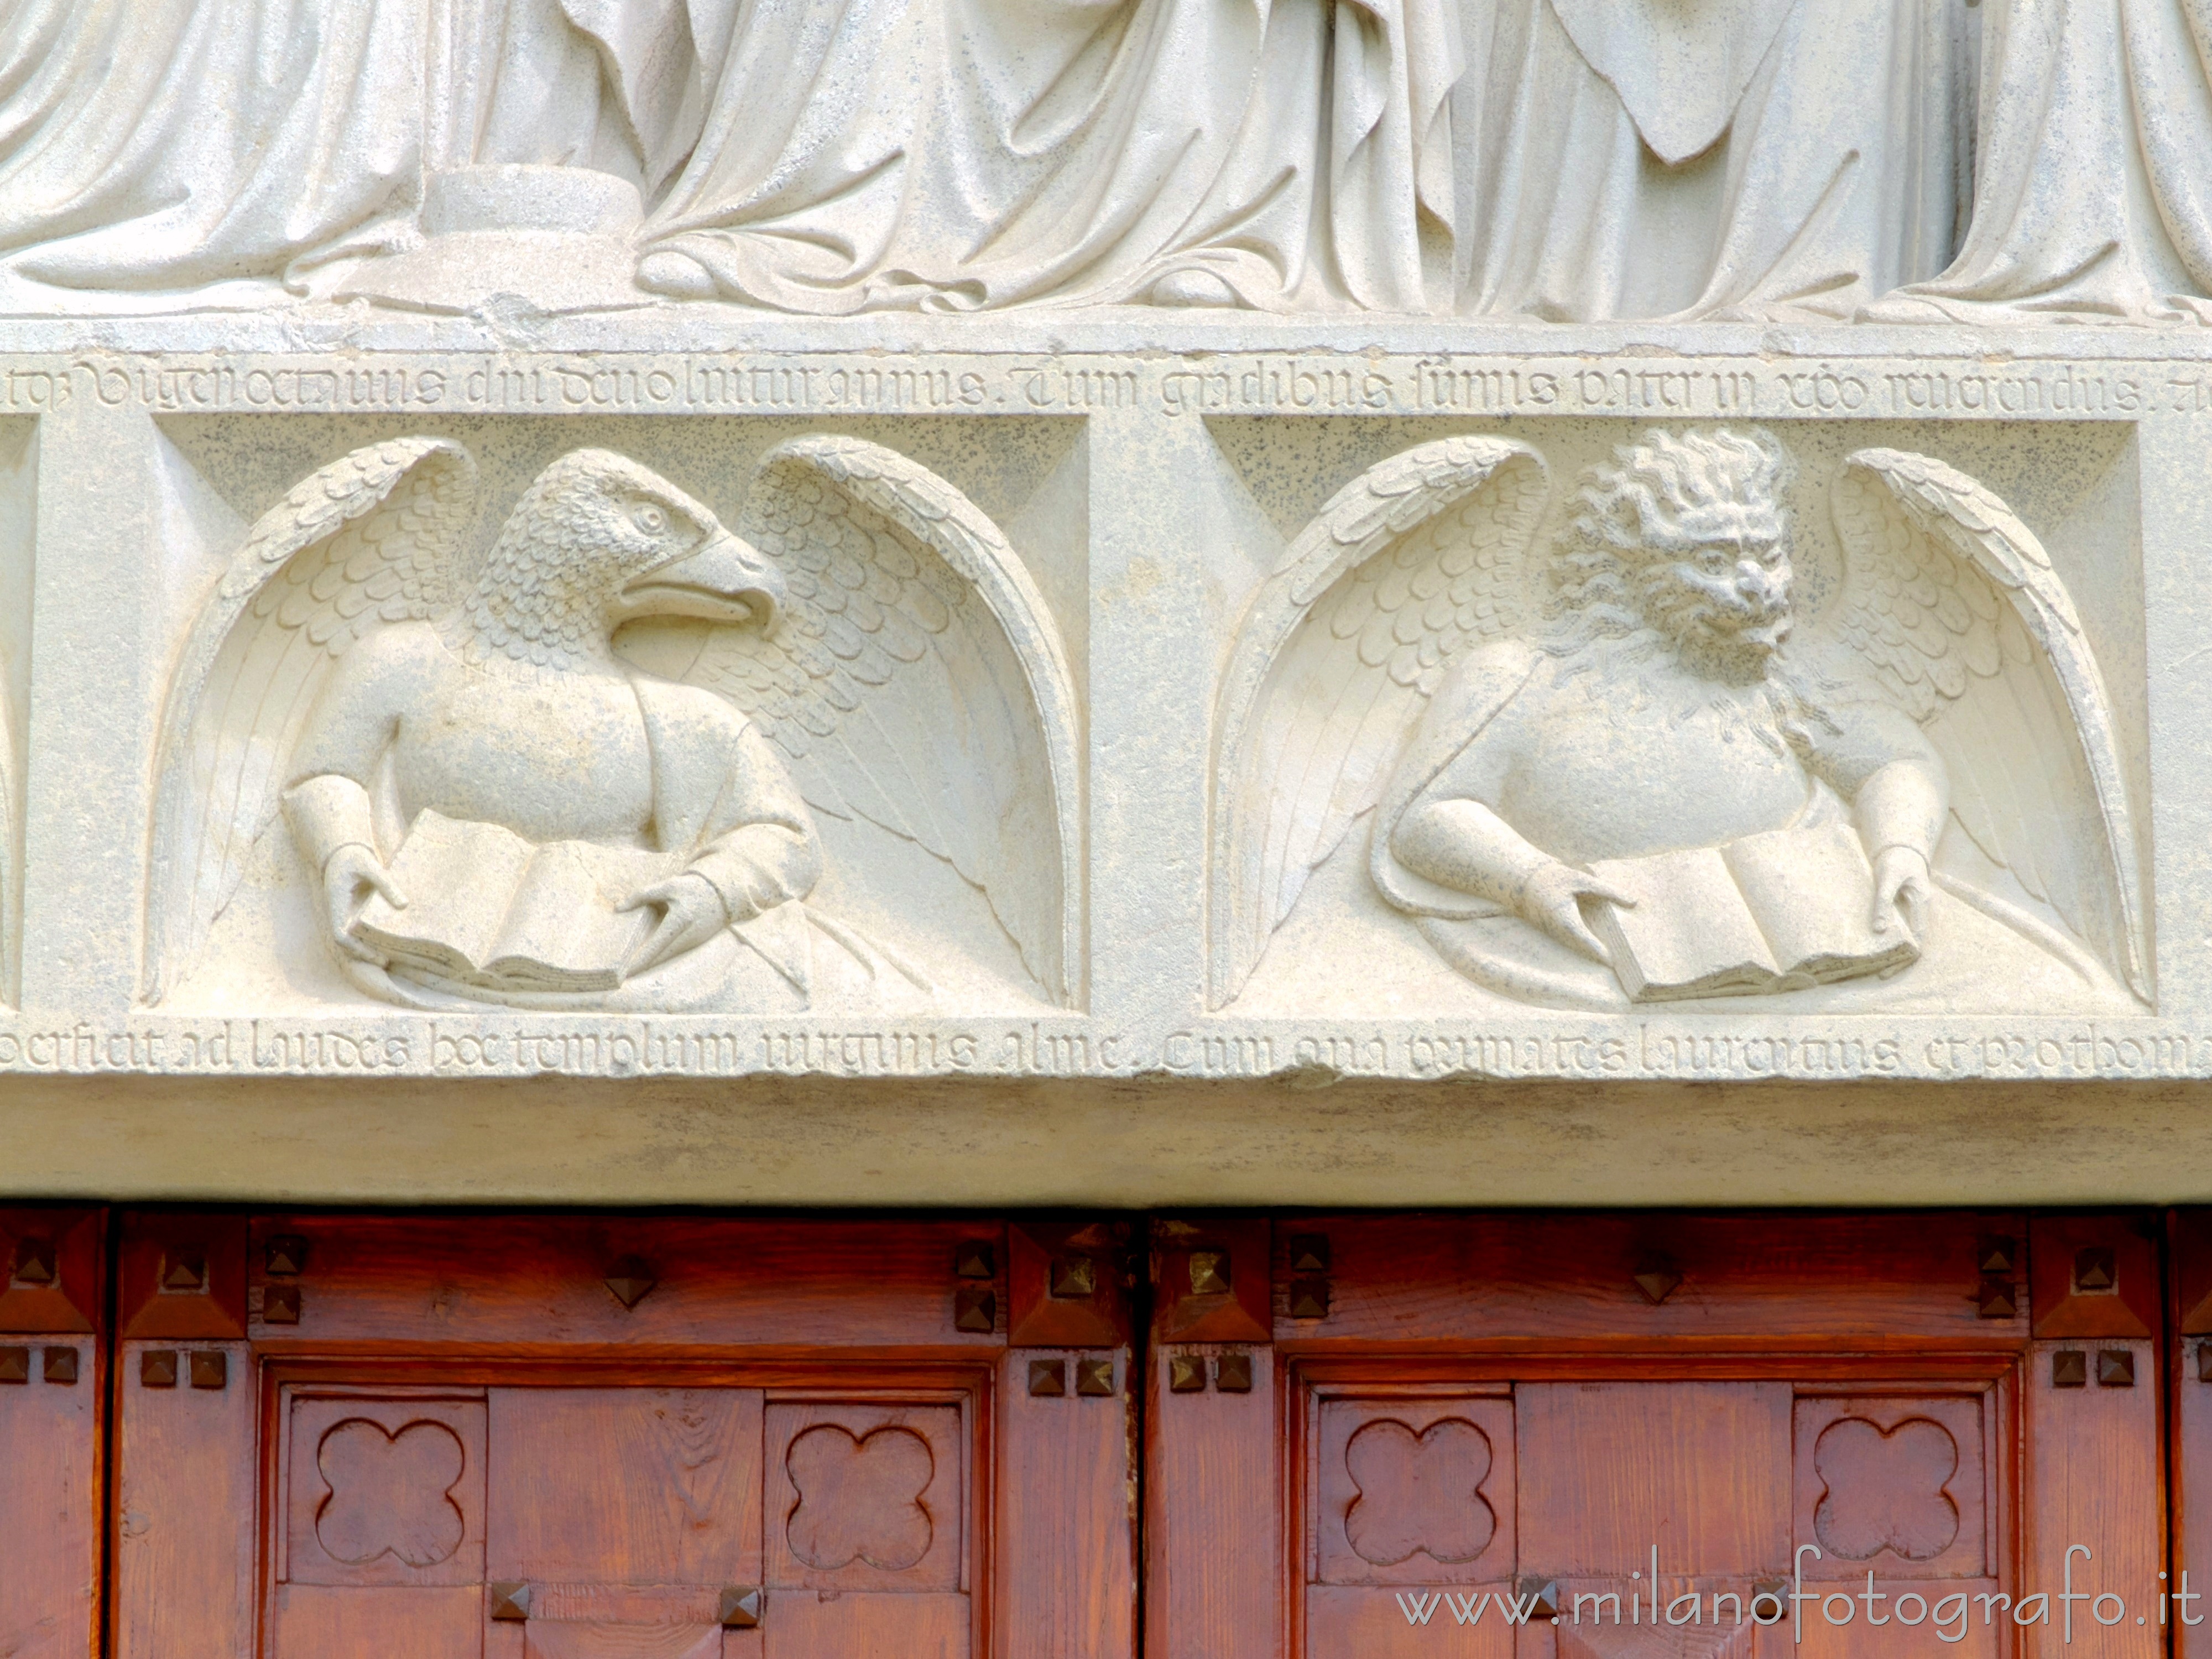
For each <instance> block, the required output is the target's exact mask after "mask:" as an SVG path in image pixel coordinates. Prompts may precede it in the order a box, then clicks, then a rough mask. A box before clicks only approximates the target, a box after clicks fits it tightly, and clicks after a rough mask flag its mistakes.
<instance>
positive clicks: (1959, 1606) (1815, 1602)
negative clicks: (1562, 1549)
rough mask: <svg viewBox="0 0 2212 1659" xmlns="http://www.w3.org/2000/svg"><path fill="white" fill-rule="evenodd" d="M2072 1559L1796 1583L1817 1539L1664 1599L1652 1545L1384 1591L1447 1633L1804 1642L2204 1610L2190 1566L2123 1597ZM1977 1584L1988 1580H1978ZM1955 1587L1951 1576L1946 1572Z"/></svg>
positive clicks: (2191, 1619) (2081, 1549)
mask: <svg viewBox="0 0 2212 1659" xmlns="http://www.w3.org/2000/svg"><path fill="white" fill-rule="evenodd" d="M2076 1558H2079V1559H2081V1560H2082V1561H2084V1562H2093V1561H2094V1560H2095V1559H2096V1557H2095V1552H2094V1551H2093V1550H2092V1549H2091V1548H2090V1547H2089V1546H2087V1544H2074V1545H2070V1546H2069V1547H2068V1548H2067V1551H2066V1556H2065V1567H2064V1571H2063V1577H2062V1579H2061V1583H2060V1586H2059V1588H2058V1589H2056V1590H2036V1591H2034V1592H2033V1593H2032V1594H2030V1593H2022V1594H2021V1595H2013V1594H2011V1593H2009V1592H2008V1591H2005V1590H2002V1589H1955V1588H1954V1589H1945V1588H1943V1587H1942V1583H1941V1581H1929V1580H1924V1579H1923V1580H1914V1581H1903V1580H1898V1579H1893V1580H1891V1581H1890V1583H1891V1588H1888V1589H1884V1588H1882V1586H1881V1583H1879V1582H1878V1580H1877V1578H1876V1576H1875V1573H1874V1572H1873V1571H1869V1572H1868V1573H1867V1575H1866V1583H1865V1585H1864V1587H1863V1588H1861V1589H1844V1588H1842V1587H1841V1585H1840V1584H1839V1583H1837V1581H1834V1580H1828V1581H1825V1582H1816V1583H1814V1584H1812V1585H1811V1586H1809V1587H1808V1585H1807V1584H1806V1583H1805V1564H1806V1562H1807V1560H1808V1559H1812V1560H1816V1561H1817V1560H1819V1559H1821V1551H1820V1546H1819V1545H1817V1544H1801V1545H1799V1546H1798V1547H1797V1552H1796V1562H1795V1565H1794V1567H1793V1570H1792V1572H1791V1575H1790V1578H1789V1580H1788V1581H1787V1582H1784V1581H1781V1580H1775V1581H1772V1582H1767V1583H1755V1584H1749V1585H1746V1586H1745V1587H1744V1588H1742V1589H1735V1590H1729V1589H1685V1590H1682V1591H1681V1592H1680V1594H1678V1595H1672V1596H1667V1595H1662V1594H1661V1592H1660V1588H1659V1552H1658V1550H1657V1548H1656V1547H1654V1548H1653V1550H1652V1552H1651V1572H1650V1577H1648V1578H1647V1577H1645V1576H1644V1573H1643V1572H1642V1571H1632V1572H1631V1573H1630V1574H1629V1575H1628V1579H1629V1582H1628V1583H1627V1584H1626V1586H1620V1585H1619V1583H1618V1581H1617V1580H1615V1581H1613V1583H1614V1584H1615V1585H1616V1587H1615V1588H1611V1589H1600V1588H1597V1587H1596V1586H1595V1585H1594V1584H1593V1585H1590V1586H1589V1588H1577V1586H1575V1585H1574V1584H1572V1583H1535V1582H1533V1581H1531V1580H1529V1579H1527V1578H1523V1579H1522V1580H1521V1581H1520V1583H1517V1584H1515V1585H1514V1586H1512V1587H1511V1588H1510V1589H1403V1590H1398V1591H1395V1592H1393V1594H1394V1595H1395V1599H1396V1601H1397V1604H1398V1610H1399V1611H1400V1612H1401V1613H1403V1614H1404V1615H1405V1618H1406V1622H1407V1624H1408V1625H1413V1626H1425V1627H1433V1628H1436V1629H1438V1630H1449V1629H1451V1628H1453V1627H1454V1626H1480V1624H1481V1623H1482V1621H1483V1620H1484V1619H1485V1618H1486V1617H1489V1618H1492V1619H1494V1620H1499V1621H1502V1622H1503V1623H1504V1624H1506V1625H1509V1626H1511V1625H1528V1624H1561V1625H1583V1624H1586V1623H1587V1624H1593V1625H1600V1626H1613V1625H1645V1626H1674V1627H1676V1628H1680V1627H1681V1626H1699V1625H1705V1626H1711V1625H1720V1626H1736V1625H1741V1624H1744V1623H1746V1622H1749V1623H1752V1624H1755V1625H1760V1626H1775V1625H1780V1624H1783V1623H1784V1622H1785V1621H1786V1622H1787V1623H1788V1624H1789V1625H1790V1635H1791V1638H1792V1639H1793V1640H1795V1641H1798V1642H1802V1641H1803V1640H1804V1639H1805V1629H1806V1626H1808V1624H1809V1623H1811V1622H1812V1621H1813V1620H1816V1619H1817V1620H1820V1621H1821V1622H1823V1623H1825V1624H1826V1625H1828V1626H1832V1627H1834V1628H1837V1629H1841V1628H1843V1627H1844V1626H1849V1625H1853V1624H1862V1625H1869V1626H1888V1625H1898V1626H1903V1627H1905V1629H1907V1630H1922V1629H1924V1630H1926V1631H1928V1632H1929V1633H1930V1634H1932V1635H1934V1636H1935V1637H1936V1639H1937V1640H1938V1641H1942V1642H1963V1641H1965V1640H1966V1633H1967V1632H1968V1631H1969V1630H1970V1629H1971V1628H1972V1626H1974V1625H1975V1624H1976V1623H1977V1622H1978V1623H1980V1624H1981V1625H1982V1626H1984V1627H1985V1628H1987V1627H1995V1626H2000V1625H2002V1624H2004V1623H2006V1622H2008V1621H2009V1622H2010V1623H2011V1624H2013V1625H2015V1626H2021V1627H2026V1626H2032V1625H2044V1626H2057V1630H2058V1633H2059V1636H2060V1639H2061V1640H2062V1641H2063V1642H2066V1643H2071V1642H2072V1641H2073V1639H2074V1632H2075V1619H2076V1617H2077V1609H2078V1610H2079V1613H2081V1614H2083V1615H2086V1616H2087V1618H2088V1619H2090V1620H2093V1621H2094V1622H2095V1623H2096V1624H2098V1625H2100V1626H2104V1627H2106V1628H2107V1629H2109V1628H2111V1627H2112V1626H2116V1625H2124V1624H2128V1623H2134V1624H2136V1625H2143V1626H2148V1625H2152V1624H2156V1625H2158V1626H2165V1625H2166V1624H2168V1623H2170V1622H2176V1623H2179V1624H2182V1625H2201V1624H2203V1622H2204V1619H2205V1615H2204V1614H2203V1613H2199V1612H2197V1611H2195V1610H2194V1604H2195V1603H2196V1602H2197V1601H2203V1599H2204V1595H2205V1592H2203V1591H2201V1590H2193V1589H2190V1588H2189V1573H2188V1571H2187V1569H2182V1570H2181V1571H2179V1575H2178V1577H2176V1579H2175V1580H2174V1581H2173V1582H2172V1583H2168V1582H2167V1580H2166V1574H2164V1573H2163V1572H2161V1573H2160V1574H2159V1575H2158V1582H2157V1584H2156V1586H2155V1588H2154V1589H2151V1590H2150V1591H2149V1593H2148V1597H2147V1599H2146V1600H2145V1601H2142V1602H2136V1603H2133V1604H2130V1601H2129V1600H2128V1598H2127V1597H2126V1596H2124V1595H2121V1594H2120V1593H2119V1592H2118V1591H2117V1590H2113V1589H2102V1588H2095V1587H2089V1586H2085V1587H2082V1588H2076V1587H2075V1582H2074V1571H2075V1559H2076ZM1974 1582H1977V1583H1987V1582H1988V1581H1986V1580H1977V1581H1974ZM1953 1583H1954V1584H1955V1583H1957V1581H1955V1580H1954V1581H1953Z"/></svg>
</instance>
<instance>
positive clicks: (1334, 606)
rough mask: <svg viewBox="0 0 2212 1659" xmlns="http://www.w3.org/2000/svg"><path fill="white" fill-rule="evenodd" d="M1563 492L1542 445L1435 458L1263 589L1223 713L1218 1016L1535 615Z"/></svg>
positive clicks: (1315, 527) (1215, 883) (1214, 980)
mask: <svg viewBox="0 0 2212 1659" xmlns="http://www.w3.org/2000/svg"><path fill="white" fill-rule="evenodd" d="M1549 496H1550V479H1549V475H1548V474H1547V471H1546V469H1545V466H1544V461H1543V458H1542V457H1541V456H1540V455H1539V454H1538V453H1536V452H1535V451H1534V450H1533V449H1531V448H1529V447H1528V445H1526V444H1522V443H1516V442H1514V441H1511V440H1510V439H1506V438H1491V437H1461V438H1443V439H1439V440H1437V441H1435V442H1432V443H1425V444H1422V445H1419V446H1418V447H1415V448H1413V449H1409V450H1407V451H1405V452H1403V453H1401V454H1397V455H1394V456H1392V457H1391V458H1390V459H1388V460H1386V461H1383V462H1380V463H1378V464H1377V465H1375V466H1373V467H1370V469H1368V471H1365V472H1364V473H1362V474H1361V475H1360V476H1359V477H1357V478H1355V479H1353V480H1352V483H1349V484H1347V485H1346V486H1345V487H1344V489H1341V490H1340V491H1338V492H1337V494H1336V495H1335V496H1334V499H1332V500H1331V501H1329V503H1328V506H1326V507H1323V508H1322V511H1321V513H1320V516H1318V517H1317V518H1316V519H1315V520H1314V521H1313V522H1312V523H1311V524H1310V525H1308V526H1306V527H1305V529H1304V530H1303V531H1301V532H1299V533H1298V536H1297V538H1296V539H1295V540H1294V541H1292V542H1291V545H1290V547H1289V549H1288V550H1286V551H1285V553H1284V555H1283V558H1282V561H1281V562H1280V563H1279V564H1278V565H1277V566H1276V568H1275V571H1274V574H1273V575H1272V576H1271V577H1270V578H1269V579H1268V580H1267V582H1266V583H1265V584H1264V585H1263V586H1261V589H1260V592H1259V594H1258V596H1257V597H1256V598H1255V599H1254V600H1253V601H1252V606H1251V609H1250V610H1249V611H1247V612H1246V614H1245V617H1244V622H1243V627H1242V628H1241V629H1239V631H1238V634H1237V644H1236V647H1235V653H1234V654H1233V655H1232V657H1231V659H1230V664H1229V670H1228V673H1227V675H1226V677H1225V679H1224V682H1223V684H1222V689H1221V696H1220V700H1219V704H1218V714H1217V727H1216V736H1215V759H1214V771H1213V874H1212V893H1211V900H1210V905H1209V915H1208V923H1209V928H1210V932H1211V934H1212V939H1211V944H1212V968H1211V982H1210V995H1211V999H1212V1004H1213V1006H1217V1007H1218V1006H1221V1005H1222V1004H1223V1003H1225V1002H1227V1001H1228V1000H1230V999H1231V998H1232V997H1233V996H1235V995H1236V994H1237V991H1238V990H1239V989H1241V988H1242V987H1243V984H1244V981H1246V979H1248V978H1249V977H1250V975H1251V973H1252V969H1254V968H1255V967H1256V966H1257V965H1258V963H1259V961H1260V956H1261V952H1262V951H1265V950H1266V949H1267V940H1268V939H1269V938H1270V937H1271V936H1272V935H1273V933H1274V931H1275V929H1276V927H1278V926H1279V925H1280V924H1281V922H1282V921H1283V919H1284V918H1285V916H1287V915H1290V913H1291V906H1292V905H1293V904H1295V903H1297V898H1298V895H1299V893H1300V892H1301V891H1303V890H1304V887H1305V884H1306V878H1308V877H1309V876H1310V874H1311V873H1312V872H1314V870H1316V868H1318V867H1319V866H1320V865H1321V864H1322V861H1323V860H1326V859H1327V858H1328V856H1329V854H1332V853H1334V851H1335V850H1336V848H1338V847H1339V846H1340V844H1341V843H1342V842H1343V840H1344V837H1345V835H1346V832H1347V831H1348V830H1350V829H1351V828H1352V824H1353V823H1354V822H1355V821H1356V820H1357V819H1358V817H1360V816H1361V815H1362V814H1364V813H1365V812H1368V811H1371V810H1372V809H1373V808H1374V806H1375V805H1376V801H1377V800H1378V799H1381V797H1382V794H1383V788H1384V787H1385V785H1386V784H1387V782H1388V781H1389V777H1390V774H1391V770H1392V768H1393V766H1394V765H1395V763H1396V761H1397V759H1398V757H1399V754H1400V752H1401V750H1402V749H1403V748H1404V746H1405V743H1406V740H1407V737H1408V736H1409V735H1410V734H1411V733H1412V732H1413V727H1414V726H1416V725H1417V724H1418V723H1419V719H1420V715H1421V712H1422V710H1423V709H1424V708H1426V706H1427V704H1428V700H1429V698H1430V697H1431V696H1432V695H1433V694H1434V692H1435V691H1436V689H1437V686H1438V685H1439V684H1442V682H1443V678H1444V676H1445V674H1446V673H1447V672H1448V671H1449V670H1450V668H1451V666H1452V664H1453V662H1454V660H1455V659H1456V658H1457V657H1458V656H1459V655H1460V653H1462V652H1463V651H1465V650H1466V649H1467V648H1468V647H1469V646H1470V645H1472V644H1474V643H1475V642H1477V641H1482V640H1485V639H1489V638H1492V637H1495V636H1497V635H1502V634H1506V633H1510V632H1511V631H1512V630H1513V629H1516V628H1517V627H1519V626H1520V625H1521V623H1522V622H1523V621H1524V620H1526V619H1527V617H1528V611H1529V607H1530V605H1531V603H1532V600H1533V598H1534V594H1533V592H1532V589H1531V586H1530V580H1531V569H1530V567H1531V564H1532V563H1533V562H1532V561H1530V560H1528V558H1527V557H1526V554H1527V552H1528V546H1529V544H1530V543H1531V542H1532V541H1533V540H1534V537H1535V532H1536V529H1537V526H1538V524H1539V522H1540V520H1541V518H1542V516H1543V512H1544V507H1545V504H1546V502H1547V500H1548V499H1549Z"/></svg>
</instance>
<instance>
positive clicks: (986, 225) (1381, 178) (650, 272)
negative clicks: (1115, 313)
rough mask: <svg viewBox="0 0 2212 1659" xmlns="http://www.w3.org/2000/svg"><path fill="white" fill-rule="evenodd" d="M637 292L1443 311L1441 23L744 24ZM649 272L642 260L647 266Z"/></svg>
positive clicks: (1424, 7)
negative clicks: (1156, 299) (1164, 289)
mask: <svg viewBox="0 0 2212 1659" xmlns="http://www.w3.org/2000/svg"><path fill="white" fill-rule="evenodd" d="M739 46H740V48H741V49H738V50H733V51H732V52H731V53H730V54H729V58H728V63H727V65H726V69H725V70H724V72H723V75H722V78H721V82H720V85H719V86H718V88H717V89H716V91H715V94H714V100H713V106H712V109H711V111H710V112H709V114H708V118H707V121H706V125H705V131H704V133H703V135H702V138H701V140H700V143H699V144H698V147H697V149H696V153H695V155H694V158H693V161H692V162H691V165H690V167H689V168H687V169H686V171H685V172H684V174H683V176H682V177H681V178H680V179H678V181H677V183H676V185H675V186H674V187H673V188H672V190H671V192H670V195H669V198H668V200H667V202H666V203H665V204H664V205H663V207H662V209H661V210H660V211H659V213H658V214H657V215H656V216H655V217H654V218H653V221H652V222H651V223H649V224H648V226H647V238H648V240H649V241H650V242H651V244H652V246H653V249H654V250H655V254H653V255H649V256H648V261H647V280H648V285H649V286H654V287H659V288H662V289H665V291H671V292H686V293H699V294H706V293H718V294H720V295H724V296H726V297H731V298H738V299H744V300H749V301H754V302H756V303H760V304H765V305H769V306H774V307H779V308H781V309H787V310H793V311H803V312H815V313H841V312H850V311H858V310H866V309H877V308H886V307H926V308H931V309H945V310H974V309H979V308H983V307H994V306H1000V305H1007V304H1013V303H1018V302H1021V301H1122V300H1130V299H1144V298H1148V297H1153V291H1154V290H1155V289H1158V288H1159V287H1160V285H1161V284H1162V283H1163V281H1164V279H1165V280H1168V281H1170V287H1171V289H1172V291H1171V292H1170V294H1169V295H1165V296H1164V297H1171V298H1177V299H1182V300H1185V301H1193V302H1199V303H1215V304H1231V303H1237V304H1243V305H1248V306H1255V307H1267V308H1292V307H1297V308H1304V307H1346V306H1355V307H1367V308H1373V309H1385V310H1405V311H1423V310H1428V309H1431V308H1432V307H1436V306H1440V305H1443V304H1444V303H1446V302H1447V301H1448V296H1449V276H1448V273H1449V268H1450V259H1451V252H1450V250H1451V246H1452V242H1451V239H1452V222H1453V219H1454V216H1455V209H1454V203H1453V190H1452V185H1451V165H1452V163H1451V155H1450V149H1449V122H1450V114H1449V89H1450V88H1451V86H1452V84H1453V82H1454V81H1455V79H1456V78H1457V76H1458V73H1459V65H1460V57H1459V50H1458V41H1457V21H1456V18H1455V15H1453V14H1452V13H1451V12H1450V11H1449V9H1447V8H1446V7H1444V6H1443V5H1441V4H1439V3H1438V0H1378V3H1376V4H1372V5H1364V4H1354V3H1352V0H1281V3H1276V4H1273V5H1272V6H1265V5H1258V4H1255V3H1251V0H1235V3H1229V4H1223V3H1219V0H1124V3H1121V4H1118V5H1110V6H1107V7H1103V8H1101V7H1095V6H1085V7H1073V6H1070V7H1053V8H1039V7H1035V6H1028V5H1015V4H1012V3H1009V0H888V3H885V0H850V3H847V4H844V5H842V6H839V7H836V8H835V9H823V8H822V7H819V6H810V5H805V4H799V3H775V4H769V5H764V6H762V7H759V8H757V9H755V10H754V11H753V12H752V13H751V14H750V15H749V17H748V18H747V20H746V27H745V31H744V39H743V40H742V41H741V42H740V43H739ZM656 256H657V257H656Z"/></svg>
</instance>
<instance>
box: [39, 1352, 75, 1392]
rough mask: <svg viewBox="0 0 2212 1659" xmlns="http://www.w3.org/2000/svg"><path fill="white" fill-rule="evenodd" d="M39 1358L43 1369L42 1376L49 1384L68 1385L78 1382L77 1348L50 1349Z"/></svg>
mask: <svg viewBox="0 0 2212 1659" xmlns="http://www.w3.org/2000/svg"><path fill="white" fill-rule="evenodd" d="M39 1358H40V1363H41V1365H42V1367H43V1369H42V1370H40V1376H44V1377H45V1378H46V1381H47V1382H49V1383H64V1384H66V1383H74V1382H76V1363H77V1362H76V1349H75V1348H48V1349H47V1350H46V1352H44V1353H43V1354H41V1355H40V1357H39Z"/></svg>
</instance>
